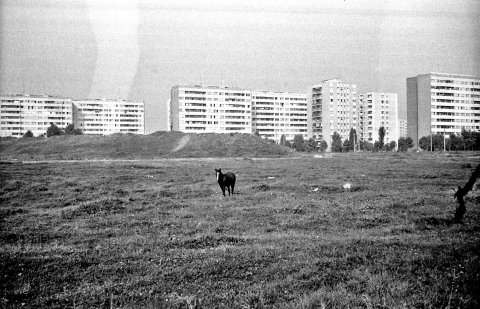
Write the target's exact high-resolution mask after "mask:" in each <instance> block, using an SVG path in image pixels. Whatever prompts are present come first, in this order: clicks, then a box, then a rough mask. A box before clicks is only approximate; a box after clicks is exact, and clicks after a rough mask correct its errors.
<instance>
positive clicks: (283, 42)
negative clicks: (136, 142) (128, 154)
mask: <svg viewBox="0 0 480 309" xmlns="http://www.w3.org/2000/svg"><path fill="white" fill-rule="evenodd" d="M0 10H1V11H0V42H1V46H0V47H1V49H0V93H2V94H7V93H22V92H25V93H31V94H42V93H43V94H50V95H60V96H66V97H72V98H102V97H103V98H121V99H130V100H141V101H144V102H145V104H146V117H145V118H146V129H147V130H148V131H151V132H153V131H157V130H166V128H167V125H166V119H167V117H166V102H167V100H168V99H169V97H170V88H171V87H172V86H174V85H177V84H182V85H184V84H192V83H204V84H210V85H211V84H220V85H221V84H224V85H226V86H238V87H243V88H251V89H270V90H274V91H298V92H306V89H307V87H308V86H309V85H313V84H316V83H318V82H320V81H322V80H325V79H331V78H339V79H341V80H342V81H343V82H345V83H354V84H357V87H358V92H359V93H362V92H370V91H376V92H377V91H383V92H395V93H398V97H399V104H400V106H401V108H400V109H401V113H402V114H403V115H405V91H406V89H405V84H406V78H407V77H411V76H416V75H418V74H423V73H428V72H448V73H456V74H470V75H476V76H480V0H432V1H426V0H415V1H413V0H402V1H398V0H395V1H392V0H345V1H343V0H329V1H320V0H316V1H314V0H311V1H307V0H300V1H273V0H271V1H261V0H238V1H236V0H215V1H210V0H209V1H207V0H205V1H201V0H196V1H194V0H190V1H189V0H162V1H153V0H137V1H135V0H112V1H108V0H40V1H34V0H1V1H0ZM404 117H405V116H404ZM405 118H406V117H405Z"/></svg>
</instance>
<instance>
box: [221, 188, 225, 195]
mask: <svg viewBox="0 0 480 309" xmlns="http://www.w3.org/2000/svg"><path fill="white" fill-rule="evenodd" d="M221 188H222V192H223V196H225V187H223V186H222V187H221Z"/></svg>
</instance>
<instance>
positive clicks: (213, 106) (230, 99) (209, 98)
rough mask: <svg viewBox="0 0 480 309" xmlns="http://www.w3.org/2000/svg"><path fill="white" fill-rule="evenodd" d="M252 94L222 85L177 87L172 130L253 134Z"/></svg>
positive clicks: (173, 97)
mask: <svg viewBox="0 0 480 309" xmlns="http://www.w3.org/2000/svg"><path fill="white" fill-rule="evenodd" d="M251 110H252V98H251V91H250V90H247V89H241V88H229V87H219V86H203V85H189V86H174V87H172V90H171V98H170V113H171V116H170V117H169V118H170V119H171V127H172V130H175V131H182V132H185V133H249V134H251V133H252V114H251Z"/></svg>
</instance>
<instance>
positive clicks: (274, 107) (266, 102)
mask: <svg viewBox="0 0 480 309" xmlns="http://www.w3.org/2000/svg"><path fill="white" fill-rule="evenodd" d="M252 129H253V132H258V134H259V135H260V136H261V137H263V138H268V139H272V140H275V141H276V142H277V143H278V142H280V138H281V136H282V135H285V138H286V140H293V138H294V137H295V135H297V134H301V135H302V136H303V138H304V139H307V137H308V135H307V95H306V94H305V93H292V92H272V91H252Z"/></svg>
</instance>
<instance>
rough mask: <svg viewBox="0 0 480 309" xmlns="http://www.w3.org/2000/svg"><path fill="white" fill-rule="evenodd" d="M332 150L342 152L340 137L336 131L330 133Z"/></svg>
mask: <svg viewBox="0 0 480 309" xmlns="http://www.w3.org/2000/svg"><path fill="white" fill-rule="evenodd" d="M332 152H342V137H341V136H340V134H338V133H337V132H333V135H332Z"/></svg>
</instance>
